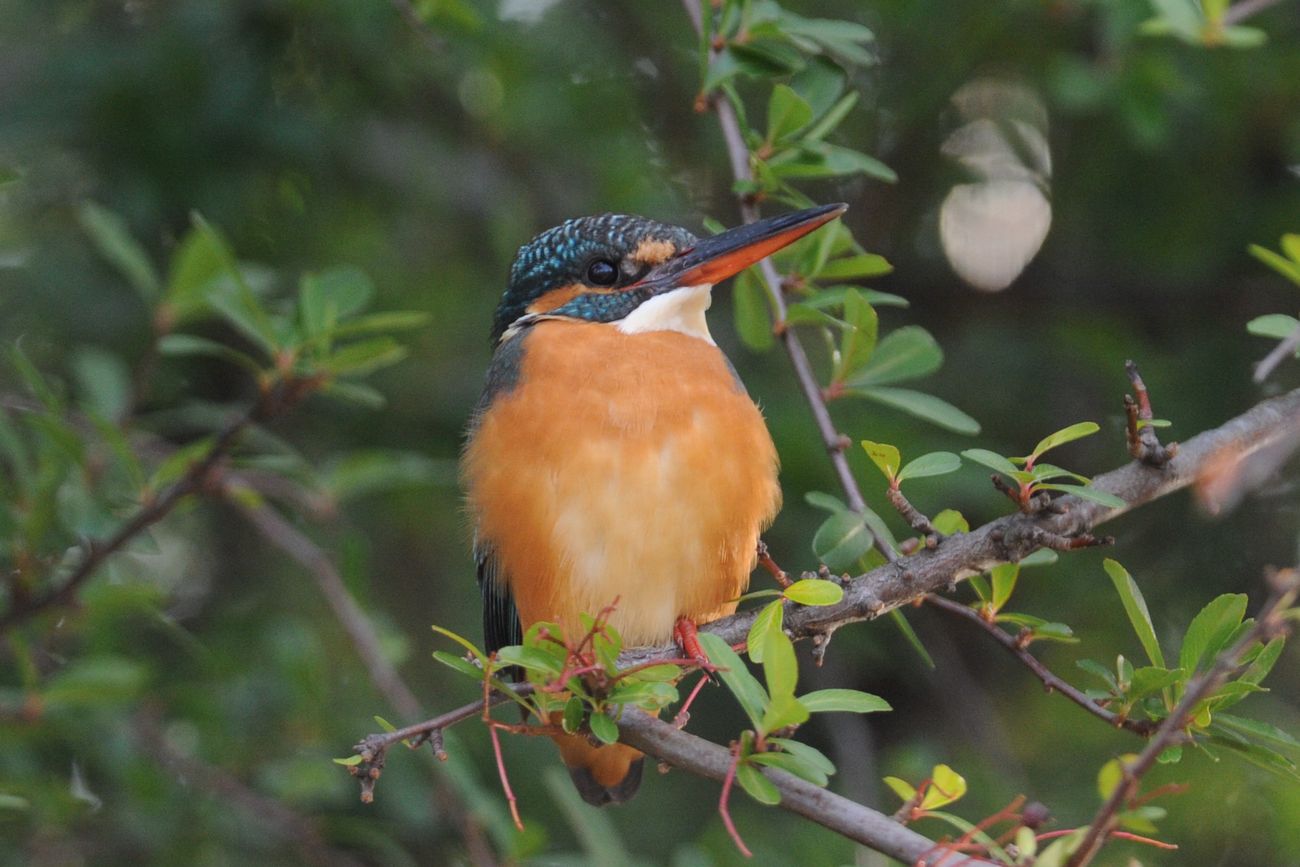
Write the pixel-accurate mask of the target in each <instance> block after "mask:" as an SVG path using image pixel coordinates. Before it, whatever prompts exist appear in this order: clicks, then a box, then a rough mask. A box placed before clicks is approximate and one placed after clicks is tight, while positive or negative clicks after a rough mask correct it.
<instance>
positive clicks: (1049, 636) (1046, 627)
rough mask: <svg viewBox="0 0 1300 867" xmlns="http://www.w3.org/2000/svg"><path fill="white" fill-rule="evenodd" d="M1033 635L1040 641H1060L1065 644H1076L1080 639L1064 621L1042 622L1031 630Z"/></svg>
mask: <svg viewBox="0 0 1300 867" xmlns="http://www.w3.org/2000/svg"><path fill="white" fill-rule="evenodd" d="M1030 631H1031V632H1032V633H1033V637H1034V639H1035V640H1038V641H1060V642H1062V643H1065V644H1075V643H1077V642H1078V640H1079V639H1077V638H1075V637H1074V630H1073V629H1071V628H1070V627H1069V626H1067V625H1065V624H1064V623H1057V622H1055V621H1052V622H1051V623H1042V624H1039V625H1038V626H1035V627H1033V628H1032V629H1031V630H1030Z"/></svg>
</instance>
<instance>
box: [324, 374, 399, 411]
mask: <svg viewBox="0 0 1300 867" xmlns="http://www.w3.org/2000/svg"><path fill="white" fill-rule="evenodd" d="M321 394H323V395H326V396H327V397H332V398H335V399H337V400H341V401H345V402H347V403H352V404H356V405H357V406H363V407H365V408H366V409H383V407H384V404H385V403H387V400H386V399H385V398H384V395H383V393H382V392H379V391H377V390H376V389H373V388H371V387H370V386H368V385H364V384H362V383H360V382H345V381H343V380H337V379H336V380H334V381H333V382H329V383H326V384H325V386H324V388H322V389H321Z"/></svg>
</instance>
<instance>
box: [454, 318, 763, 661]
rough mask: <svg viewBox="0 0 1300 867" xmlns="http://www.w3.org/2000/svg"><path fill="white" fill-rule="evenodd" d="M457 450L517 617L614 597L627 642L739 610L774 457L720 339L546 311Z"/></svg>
mask: <svg viewBox="0 0 1300 867" xmlns="http://www.w3.org/2000/svg"><path fill="white" fill-rule="evenodd" d="M521 338H522V339H525V340H527V341H528V342H527V344H526V346H525V350H524V357H523V363H522V369H521V371H520V376H519V379H518V382H517V384H516V386H515V387H514V389H513V390H511V391H509V392H507V393H505V394H502V395H500V396H498V397H497V398H496V399H495V400H494V401H493V402H492V404H491V406H490V407H489V408H488V409H487V410H486V412H485V413H484V415H483V417H482V418H481V419H480V422H479V425H478V428H477V430H476V432H475V434H474V436H473V439H472V440H471V442H470V444H469V447H468V449H467V450H466V454H465V459H464V476H465V483H466V487H467V490H468V494H469V504H470V509H471V511H472V514H473V517H474V519H475V521H476V529H477V533H478V535H479V538H480V539H481V540H483V541H485V542H486V543H488V544H489V545H490V546H491V547H492V549H493V550H494V552H495V554H496V556H497V557H498V559H499V563H500V566H501V567H502V568H501V572H502V573H504V575H505V576H506V580H507V581H508V583H509V587H510V590H511V593H512V595H513V596H514V600H515V604H516V606H517V607H518V610H519V616H520V621H521V622H522V623H523V624H524V626H525V627H527V625H528V624H530V623H533V622H536V621H539V620H550V621H558V622H559V623H561V625H563V626H564V627H565V629H566V631H569V632H570V633H572V632H573V631H574V630H576V629H577V628H578V615H579V614H580V613H588V614H595V613H597V612H599V611H600V610H601V609H602V608H604V607H605V606H607V605H609V604H610V603H612V602H613V601H614V600H615V598H617V599H618V600H619V602H618V607H617V609H616V611H615V612H614V614H613V616H612V618H611V623H612V624H613V626H614V627H615V628H617V629H618V630H619V631H620V632H621V633H622V635H623V639H624V641H625V642H626V643H628V644H629V645H636V644H655V643H664V642H667V641H668V640H670V638H671V637H672V631H673V624H674V622H675V621H676V619H677V618H678V617H681V616H686V617H690V618H691V619H693V620H695V621H697V622H704V621H708V620H712V619H716V618H718V617H721V616H723V615H725V614H729V613H731V612H732V611H734V610H735V603H734V602H733V601H732V600H734V599H735V598H736V597H737V596H739V595H740V594H741V593H743V592H744V590H745V587H746V586H748V584H749V573H750V572H751V571H752V570H753V568H754V562H755V546H756V543H757V541H758V536H759V533H760V532H761V531H762V530H763V529H764V528H765V527H767V525H768V524H770V523H771V521H772V519H773V518H774V517H775V516H776V513H777V510H778V509H779V508H780V499H781V491H780V487H779V486H778V484H777V478H776V475H777V456H776V449H775V447H774V446H773V445H772V438H771V436H770V435H769V434H768V432H767V427H766V425H765V424H764V423H763V418H762V415H761V414H760V413H759V411H758V408H757V407H756V406H755V405H754V402H753V401H752V400H751V399H750V398H749V396H748V395H747V394H746V393H745V392H744V390H743V389H742V388H741V387H740V386H739V384H738V383H737V382H736V380H735V378H734V376H733V374H732V371H731V368H730V367H729V365H728V364H727V361H726V359H725V358H724V357H723V355H722V353H721V351H720V350H719V349H718V348H717V347H716V346H713V345H712V344H711V343H709V342H707V341H705V340H702V339H700V338H698V337H693V336H689V335H686V334H682V333H679V332H676V331H652V332H644V333H638V334H625V333H622V332H620V331H619V330H617V329H616V328H615V327H614V326H612V325H606V324H597V323H583V322H564V321H548V322H541V323H538V324H537V325H535V326H533V327H532V329H531V331H530V332H529V333H527V334H525V335H521V336H520V337H517V338H514V339H521Z"/></svg>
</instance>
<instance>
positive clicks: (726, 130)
mask: <svg viewBox="0 0 1300 867" xmlns="http://www.w3.org/2000/svg"><path fill="white" fill-rule="evenodd" d="M682 5H683V6H684V7H685V8H686V13H687V15H688V16H690V19H691V23H692V24H693V25H694V26H695V30H696V32H697V33H700V32H702V31H701V28H702V27H703V24H702V22H701V20H700V10H699V8H698V0H682ZM709 104H711V105H712V106H713V110H714V112H715V113H716V114H717V116H718V125H719V126H720V127H721V129H722V138H723V140H724V141H725V142H726V145H727V157H728V159H729V160H730V161H731V174H732V176H733V177H734V178H735V179H736V180H737V181H752V180H753V179H754V176H753V172H752V171H751V170H750V166H749V148H748V147H746V145H745V137H744V135H743V134H742V133H741V130H740V120H739V118H737V117H736V109H735V108H734V107H733V106H732V104H731V103H730V102H729V101H727V99H726V98H725V97H721V96H719V95H718V94H716V93H715V94H712V95H710V97H709ZM738 199H739V205H740V218H741V220H743V221H744V222H746V223H753V222H755V221H756V220H758V218H759V213H758V207H757V206H756V205H755V204H754V203H753V202H752V201H750V200H749V199H748V198H746V197H745V196H743V195H742V196H739V197H738ZM758 267H759V271H760V272H761V273H762V275H763V283H764V285H765V286H766V287H767V294H768V298H769V299H770V300H771V302H772V309H773V310H774V311H775V314H774V315H775V320H776V327H775V330H776V332H778V335H779V337H780V339H781V343H782V344H783V345H784V346H785V350H786V353H787V354H788V355H789V356H790V363H791V365H793V367H794V373H795V377H796V378H797V379H798V380H799V389H800V391H802V392H803V394H804V397H805V398H806V399H807V401H808V406H809V408H810V409H811V410H812V414H813V421H814V422H816V424H817V431H818V433H820V434H821V438H822V445H824V446H825V447H826V453H827V454H828V455H829V456H830V459H831V464H832V465H833V466H834V467H835V474H836V476H838V477H839V480H840V486H841V487H842V488H843V489H844V496H845V497H846V498H847V499H848V504H849V508H850V509H852V510H853V511H855V512H857V513H858V514H863V513H864V512H866V510H867V502H866V500H865V499H864V498H863V496H862V489H861V488H859V487H858V482H857V479H855V478H854V477H853V470H852V469H851V468H850V467H849V461H848V458H847V457H845V454H844V445H845V442H846V440H845V438H844V437H843V436H842V435H841V434H840V432H839V431H838V430H836V428H835V422H834V421H832V420H831V414H830V410H829V409H827V407H826V400H825V398H824V397H823V396H822V388H821V385H819V384H818V382H817V376H816V374H814V373H813V369H812V364H811V363H810V362H809V361H808V353H807V352H805V351H804V347H803V343H801V342H800V341H799V336H798V334H796V333H795V330H794V329H793V328H786V327H784V325H785V316H786V304H785V296H784V295H783V294H782V290H781V275H780V274H778V273H777V271H776V266H775V265H773V264H772V260H771V259H764V260H763V261H762V262H760V263H759V264H758ZM873 535H874V536H875V543H874V544H875V546H876V549H877V550H878V551H879V552H880V553H881V555H882V556H884V558H885V559H886V560H889V561H891V562H892V561H893V560H894V559H896V558H897V556H898V554H897V552H895V551H894V549H893V546H891V545H890V544H889V542H888V541H887V540H885V539H882V538H880V536H879V534H873Z"/></svg>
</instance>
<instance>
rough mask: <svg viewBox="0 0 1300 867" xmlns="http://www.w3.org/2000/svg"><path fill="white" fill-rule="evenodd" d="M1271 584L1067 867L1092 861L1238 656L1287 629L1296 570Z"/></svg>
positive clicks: (1298, 576) (1128, 771) (1297, 588)
mask: <svg viewBox="0 0 1300 867" xmlns="http://www.w3.org/2000/svg"><path fill="white" fill-rule="evenodd" d="M1271 583H1272V584H1273V585H1274V590H1273V592H1272V593H1271V594H1270V595H1269V598H1268V599H1267V601H1265V602H1264V606H1263V607H1262V608H1261V609H1260V611H1259V613H1258V614H1257V615H1256V620H1255V623H1254V625H1253V626H1252V627H1251V628H1250V629H1249V630H1247V631H1246V634H1245V635H1243V636H1242V637H1241V638H1240V639H1238V640H1237V642H1236V643H1235V644H1233V645H1232V647H1229V648H1228V649H1227V650H1225V651H1223V652H1222V653H1220V654H1219V656H1218V658H1216V659H1215V661H1214V665H1213V666H1211V667H1210V669H1209V670H1208V671H1205V672H1204V673H1202V674H1200V675H1197V676H1196V677H1194V678H1192V679H1191V680H1190V681H1188V683H1187V687H1186V690H1185V691H1184V692H1183V697H1182V699H1181V700H1180V701H1179V702H1178V704H1177V706H1175V707H1174V709H1173V710H1172V711H1170V713H1169V716H1168V717H1166V718H1165V720H1164V722H1162V723H1161V724H1160V727H1159V728H1158V729H1156V732H1155V734H1154V735H1152V737H1151V739H1150V740H1149V741H1148V742H1147V745H1146V747H1145V748H1144V749H1143V750H1142V752H1141V753H1139V754H1138V757H1137V758H1136V759H1134V760H1133V761H1132V762H1131V763H1128V764H1124V765H1122V768H1123V772H1124V776H1123V779H1122V780H1121V781H1120V783H1119V784H1118V785H1117V786H1116V787H1115V791H1114V792H1112V793H1111V795H1110V797H1109V798H1107V799H1106V802H1105V803H1104V804H1103V805H1102V806H1101V809H1100V810H1098V811H1097V815H1096V816H1094V817H1093V820H1092V823H1091V824H1090V825H1089V826H1088V833H1087V834H1085V835H1084V838H1083V840H1081V841H1080V843H1079V846H1078V848H1077V849H1075V851H1074V854H1073V855H1071V856H1070V860H1069V861H1068V862H1066V867H1086V865H1087V864H1089V863H1090V862H1091V861H1092V859H1093V858H1094V857H1096V855H1097V852H1098V851H1100V849H1101V847H1102V844H1103V843H1105V841H1106V838H1107V837H1108V836H1109V835H1110V834H1111V832H1112V831H1113V830H1114V828H1115V823H1116V822H1117V821H1118V815H1119V812H1120V810H1121V809H1123V808H1124V805H1125V804H1127V803H1129V801H1130V800H1131V799H1132V798H1133V796H1134V795H1136V794H1137V788H1138V784H1139V783H1140V782H1141V781H1142V777H1143V776H1144V775H1145V774H1146V773H1147V771H1149V770H1151V768H1152V767H1153V766H1154V765H1155V763H1156V759H1157V758H1158V757H1159V756H1160V754H1161V753H1162V752H1164V751H1165V750H1166V749H1168V748H1169V747H1170V746H1172V745H1173V744H1175V743H1177V742H1179V741H1181V740H1184V739H1186V738H1187V737H1188V735H1186V734H1185V733H1184V729H1185V728H1186V727H1187V724H1188V723H1189V722H1190V721H1191V719H1192V715H1193V713H1194V712H1195V710H1196V706H1197V705H1198V704H1200V702H1201V701H1202V700H1203V699H1205V698H1206V697H1207V696H1209V695H1210V694H1212V693H1213V692H1214V691H1215V690H1216V689H1218V688H1219V687H1220V686H1222V685H1223V683H1224V682H1225V681H1227V680H1228V678H1229V677H1230V676H1231V675H1232V673H1233V672H1234V671H1235V670H1236V669H1237V668H1238V667H1239V666H1240V665H1241V659H1242V657H1243V656H1244V655H1245V654H1246V652H1247V651H1249V650H1250V649H1251V648H1252V647H1253V646H1254V645H1255V644H1256V642H1259V641H1266V640H1268V639H1269V638H1271V637H1273V636H1275V635H1278V634H1282V633H1283V632H1285V631H1286V630H1287V628H1288V624H1287V623H1286V621H1285V620H1284V618H1283V616H1282V615H1283V613H1285V611H1286V609H1287V608H1288V607H1289V606H1290V605H1291V603H1292V602H1294V601H1295V598H1296V596H1297V594H1298V593H1300V572H1298V571H1297V570H1295V569H1286V570H1283V571H1281V572H1278V573H1276V574H1275V575H1273V576H1272V580H1271Z"/></svg>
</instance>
